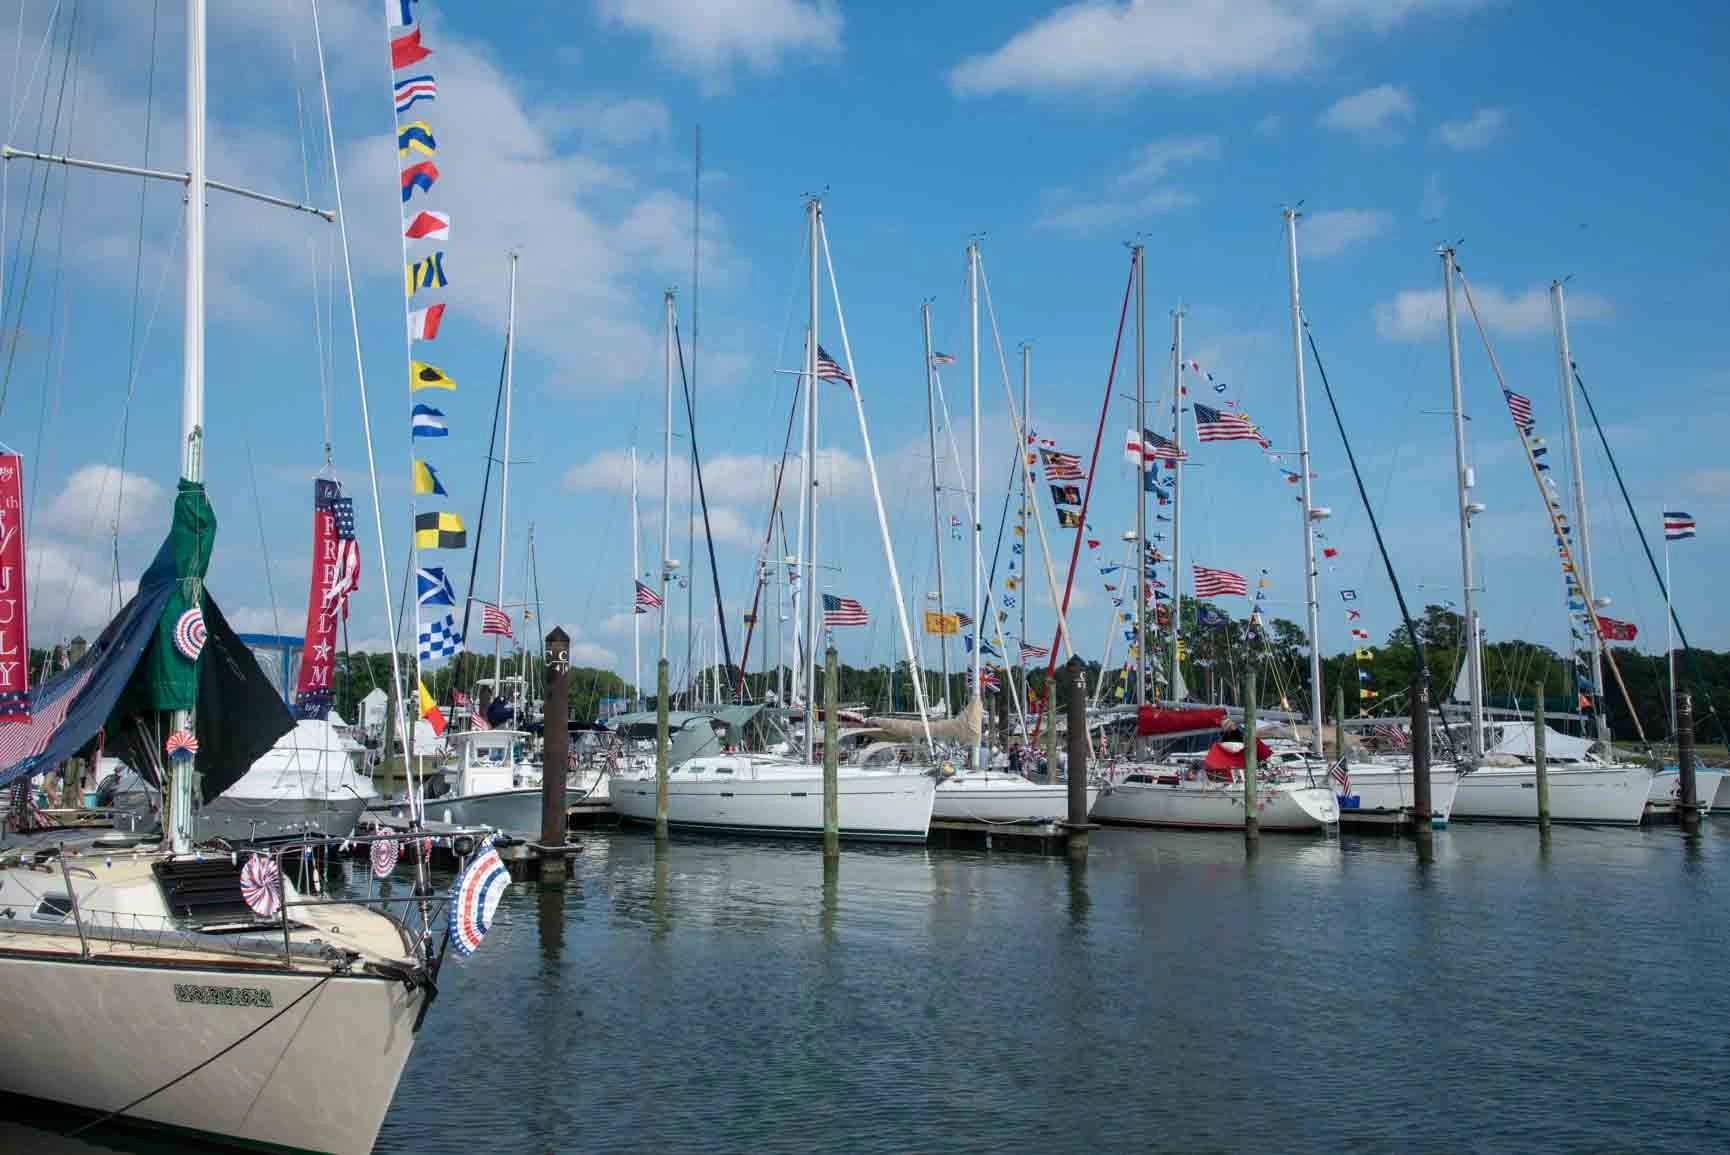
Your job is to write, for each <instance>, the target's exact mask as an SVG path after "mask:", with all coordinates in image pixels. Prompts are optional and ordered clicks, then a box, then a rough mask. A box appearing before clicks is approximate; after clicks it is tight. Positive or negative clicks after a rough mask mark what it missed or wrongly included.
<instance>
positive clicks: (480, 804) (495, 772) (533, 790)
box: [426, 730, 583, 838]
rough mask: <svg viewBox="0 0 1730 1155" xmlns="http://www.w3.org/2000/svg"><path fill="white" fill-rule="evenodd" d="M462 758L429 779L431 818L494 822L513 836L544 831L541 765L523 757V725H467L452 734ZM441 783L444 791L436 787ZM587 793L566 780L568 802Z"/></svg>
mask: <svg viewBox="0 0 1730 1155" xmlns="http://www.w3.org/2000/svg"><path fill="white" fill-rule="evenodd" d="M445 737H446V740H447V741H454V742H455V744H456V746H457V757H456V763H455V765H454V766H452V767H449V768H447V769H446V771H445V773H444V776H443V777H442V778H441V779H438V780H436V784H435V783H429V784H428V788H427V797H426V814H427V817H428V818H430V819H432V820H433V821H435V822H444V823H449V824H451V825H454V826H462V827H482V826H484V827H490V828H491V829H493V830H497V831H499V832H500V833H502V834H508V835H510V836H511V837H513V838H539V837H540V836H541V768H540V767H539V766H536V765H534V764H533V763H532V762H528V761H525V760H523V759H521V758H519V757H518V755H517V747H518V743H520V742H525V741H527V739H528V735H527V734H526V733H524V732H523V731H521V730H466V731H464V732H462V733H460V734H447V735H446V736H445ZM440 785H442V786H443V787H444V789H445V792H444V793H434V792H433V791H434V790H436V789H437V788H438V786H440ZM582 797H583V792H582V791H581V790H576V789H573V788H572V787H571V786H570V785H569V782H568V781H567V784H566V787H565V805H567V806H571V805H575V804H576V803H577V802H579V801H581V799H582Z"/></svg>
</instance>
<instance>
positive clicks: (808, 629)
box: [799, 197, 823, 762]
mask: <svg viewBox="0 0 1730 1155" xmlns="http://www.w3.org/2000/svg"><path fill="white" fill-rule="evenodd" d="M822 215H823V202H822V201H820V200H818V199H817V198H816V197H812V198H811V199H810V200H809V201H807V202H806V203H805V216H806V219H807V221H808V223H809V225H810V229H811V236H810V241H809V243H810V248H811V316H810V319H809V322H808V324H809V328H810V332H809V335H808V337H807V340H806V342H805V463H804V464H805V501H804V509H805V528H806V535H805V557H804V558H803V559H802V560H801V564H800V566H799V569H800V574H799V579H800V584H801V585H803V586H804V589H802V590H801V591H800V596H801V597H803V598H804V600H805V761H806V762H810V761H811V760H812V759H813V757H814V756H815V754H816V745H815V744H816V740H817V598H818V595H817V470H816V462H817V261H818V248H817V246H818V243H819V242H818V239H817V226H818V222H819V221H820V220H821V218H822Z"/></svg>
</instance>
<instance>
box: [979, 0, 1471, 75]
mask: <svg viewBox="0 0 1730 1155" xmlns="http://www.w3.org/2000/svg"><path fill="white" fill-rule="evenodd" d="M1480 2H1482V0H1237V2H1236V3H1224V2H1222V0H1082V2H1080V3H1074V4H1067V5H1065V6H1064V7H1062V8H1059V9H1058V10H1057V11H1055V12H1053V13H1051V14H1050V15H1048V16H1045V17H1043V18H1041V19H1040V20H1038V21H1036V22H1035V23H1033V24H1031V25H1029V26H1028V27H1026V28H1024V29H1022V30H1021V31H1020V32H1017V33H1016V34H1015V35H1014V36H1012V37H1010V39H1009V40H1008V41H1007V42H1006V43H1005V44H1003V45H1002V46H1001V47H1000V48H997V49H995V50H994V51H991V52H988V53H984V54H982V55H976V56H970V57H968V58H967V59H965V60H963V61H962V62H961V63H960V64H959V65H957V66H956V67H955V69H954V70H953V71H952V72H951V73H950V74H949V83H950V86H951V87H953V88H954V89H955V90H956V91H957V92H961V93H967V94H979V95H989V94H991V93H995V92H1007V91H1016V92H1032V93H1055V92H1112V91H1121V90H1125V89H1132V88H1136V87H1140V86H1143V85H1148V84H1166V85H1191V84H1214V83H1224V82H1228V81H1234V80H1245V79H1250V78H1254V77H1261V76H1290V75H1293V74H1296V73H1300V72H1304V71H1307V70H1308V69H1310V68H1312V67H1314V66H1315V65H1316V64H1317V63H1319V62H1320V60H1321V59H1322V58H1323V57H1324V55H1325V52H1324V49H1325V48H1326V47H1327V46H1328V44H1329V43H1330V42H1331V41H1333V40H1338V39H1341V38H1344V37H1347V36H1349V35H1351V34H1353V33H1355V32H1357V31H1359V30H1368V31H1372V32H1383V31H1386V30H1387V29H1389V28H1391V27H1393V26H1394V25H1396V24H1399V23H1400V22H1402V21H1404V20H1406V19H1408V18H1410V17H1412V16H1414V15H1416V14H1417V13H1419V12H1423V11H1426V10H1449V9H1452V10H1462V9H1467V8H1472V7H1476V6H1477V5H1478V4H1479V3H1480Z"/></svg>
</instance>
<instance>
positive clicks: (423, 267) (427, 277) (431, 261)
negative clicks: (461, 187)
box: [404, 186, 449, 296]
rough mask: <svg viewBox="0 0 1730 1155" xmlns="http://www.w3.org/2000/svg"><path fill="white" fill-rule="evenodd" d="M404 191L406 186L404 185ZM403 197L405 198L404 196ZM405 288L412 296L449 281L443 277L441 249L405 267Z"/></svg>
mask: <svg viewBox="0 0 1730 1155" xmlns="http://www.w3.org/2000/svg"><path fill="white" fill-rule="evenodd" d="M404 191H405V193H406V191H407V188H406V186H405V187H404ZM404 199H407V198H406V197H405V198H404ZM405 284H406V286H407V287H406V288H405V289H404V292H406V293H408V294H409V295H410V296H413V295H414V294H415V293H417V292H419V291H420V290H421V289H442V288H444V287H445V285H447V284H449V281H447V280H446V278H445V255H444V252H443V250H440V251H439V252H436V253H434V254H433V255H432V256H430V257H422V258H421V259H420V260H418V261H415V262H413V263H411V264H410V265H409V266H408V269H407V276H406V281H405Z"/></svg>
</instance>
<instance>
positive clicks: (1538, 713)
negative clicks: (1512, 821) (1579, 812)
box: [1532, 682, 1550, 833]
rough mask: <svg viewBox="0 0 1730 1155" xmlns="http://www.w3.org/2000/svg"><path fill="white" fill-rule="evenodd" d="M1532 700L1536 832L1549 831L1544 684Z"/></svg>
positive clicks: (1537, 686) (1548, 769)
mask: <svg viewBox="0 0 1730 1155" xmlns="http://www.w3.org/2000/svg"><path fill="white" fill-rule="evenodd" d="M1535 689H1536V691H1537V694H1536V697H1534V698H1533V700H1532V770H1533V773H1534V774H1535V775H1536V776H1537V779H1538V783H1537V785H1538V830H1539V832H1540V833H1542V832H1546V831H1548V830H1549V829H1550V763H1549V759H1548V758H1547V757H1546V756H1545V753H1544V730H1545V724H1544V683H1542V682H1539V683H1537V685H1536V687H1535Z"/></svg>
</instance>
